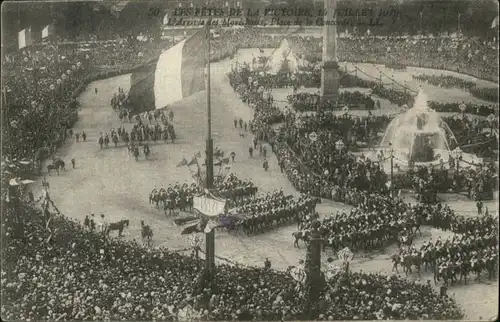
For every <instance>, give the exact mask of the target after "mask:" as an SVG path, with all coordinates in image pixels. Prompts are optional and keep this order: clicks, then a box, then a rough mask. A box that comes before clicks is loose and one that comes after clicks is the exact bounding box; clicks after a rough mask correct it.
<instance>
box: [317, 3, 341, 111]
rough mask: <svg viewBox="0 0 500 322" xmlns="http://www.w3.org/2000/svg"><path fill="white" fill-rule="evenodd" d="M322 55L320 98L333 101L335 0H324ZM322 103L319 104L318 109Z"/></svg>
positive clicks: (336, 76) (336, 82) (335, 86)
mask: <svg viewBox="0 0 500 322" xmlns="http://www.w3.org/2000/svg"><path fill="white" fill-rule="evenodd" d="M324 9H325V16H324V24H323V55H322V61H323V63H322V68H321V100H322V102H323V103H324V102H335V101H336V99H337V96H338V93H339V71H338V68H339V65H338V62H337V25H336V19H337V18H336V16H337V15H336V13H335V11H336V9H337V0H324ZM322 105H323V104H319V109H321V106H322Z"/></svg>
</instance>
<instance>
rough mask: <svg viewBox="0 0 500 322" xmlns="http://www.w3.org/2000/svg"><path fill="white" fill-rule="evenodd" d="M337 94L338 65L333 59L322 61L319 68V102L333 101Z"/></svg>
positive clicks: (335, 99)
mask: <svg viewBox="0 0 500 322" xmlns="http://www.w3.org/2000/svg"><path fill="white" fill-rule="evenodd" d="M338 95H339V65H338V63H337V62H335V61H329V62H326V63H323V66H322V69H321V104H320V106H323V105H324V104H328V103H329V102H331V103H335V102H336V101H337V98H338Z"/></svg>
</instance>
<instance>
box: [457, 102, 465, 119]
mask: <svg viewBox="0 0 500 322" xmlns="http://www.w3.org/2000/svg"><path fill="white" fill-rule="evenodd" d="M458 108H459V109H460V112H462V119H465V110H466V109H467V105H465V104H464V103H462V104H460V105H458Z"/></svg>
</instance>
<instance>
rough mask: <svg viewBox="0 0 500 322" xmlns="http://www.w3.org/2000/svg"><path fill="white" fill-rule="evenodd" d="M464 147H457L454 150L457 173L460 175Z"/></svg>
mask: <svg viewBox="0 0 500 322" xmlns="http://www.w3.org/2000/svg"><path fill="white" fill-rule="evenodd" d="M462 153H463V152H462V149H460V147H457V148H456V149H455V150H453V155H454V156H455V160H456V164H457V167H456V169H455V175H456V176H458V172H459V171H460V160H461V159H462Z"/></svg>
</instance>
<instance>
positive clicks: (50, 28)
mask: <svg viewBox="0 0 500 322" xmlns="http://www.w3.org/2000/svg"><path fill="white" fill-rule="evenodd" d="M53 34H54V25H53V24H50V25H47V26H45V27H44V28H43V29H42V39H45V38H48V37H50V36H52V35H53Z"/></svg>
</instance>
